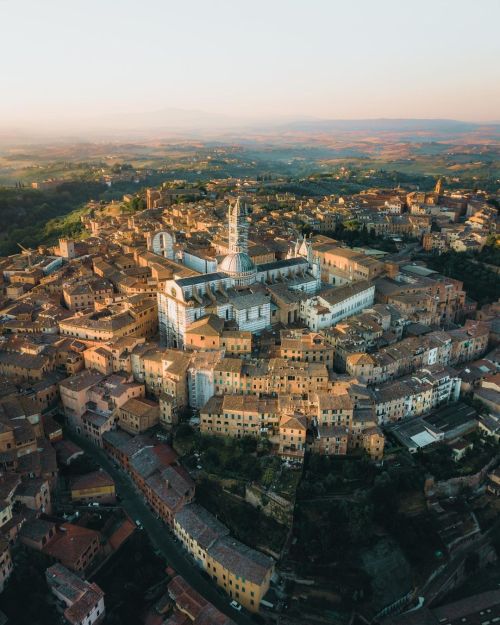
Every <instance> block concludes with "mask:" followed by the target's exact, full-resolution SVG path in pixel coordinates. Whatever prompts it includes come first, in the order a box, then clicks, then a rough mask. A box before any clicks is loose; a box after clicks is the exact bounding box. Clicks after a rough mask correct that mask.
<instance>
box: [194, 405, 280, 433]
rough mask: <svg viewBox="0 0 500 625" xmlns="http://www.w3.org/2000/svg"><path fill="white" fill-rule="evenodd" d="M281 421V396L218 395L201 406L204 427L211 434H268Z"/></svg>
mask: <svg viewBox="0 0 500 625" xmlns="http://www.w3.org/2000/svg"><path fill="white" fill-rule="evenodd" d="M278 424H279V414H278V400H277V399H262V398H259V397H256V396H255V395H251V396H248V395H223V396H222V395H214V396H213V397H211V398H210V399H209V400H208V402H207V403H206V404H205V406H204V407H203V408H202V409H201V410H200V430H201V432H205V433H207V434H216V435H220V436H230V437H232V438H241V437H242V436H256V437H259V436H267V435H268V434H272V433H273V431H274V430H275V429H277V426H278Z"/></svg>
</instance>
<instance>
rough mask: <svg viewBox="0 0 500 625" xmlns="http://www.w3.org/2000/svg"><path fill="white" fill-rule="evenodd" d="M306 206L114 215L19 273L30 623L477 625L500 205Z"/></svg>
mask: <svg viewBox="0 0 500 625" xmlns="http://www.w3.org/2000/svg"><path fill="white" fill-rule="evenodd" d="M196 166H197V167H198V165H196ZM348 175H349V173H348V172H347V170H344V171H342V170H339V172H338V179H342V177H343V176H348ZM123 176H125V177H126V178H127V179H128V177H130V176H132V178H134V180H135V182H134V184H136V185H139V183H140V182H141V180H142V181H143V180H144V179H143V178H141V172H134V171H130V169H129V168H125V169H120V168H117V170H116V172H115V178H110V179H109V180H107V181H106V182H107V183H108V182H109V184H113V183H115V182H119V181H120V179H121V177H123ZM94 182H95V181H93V182H92V184H94ZM61 184H62V183H61V181H58V180H57V179H54V180H45V181H41V182H36V183H34V185H33V188H34V189H35V190H40V191H44V190H50V189H51V187H54V188H57V187H58V186H60V185H61ZM294 184H295V187H297V183H294V181H293V180H290V179H287V180H285V179H283V178H282V177H280V176H279V175H278V176H276V177H275V178H274V179H268V180H265V179H264V178H263V177H261V178H259V179H257V178H254V177H251V176H244V177H236V176H234V177H224V178H213V179H212V178H209V179H205V180H203V183H194V182H190V181H188V180H176V181H168V182H164V183H160V184H158V185H155V186H150V187H147V188H146V187H145V188H143V189H142V190H139V191H135V192H130V193H125V194H124V195H123V197H122V199H121V200H110V201H104V200H101V201H99V200H90V201H88V202H86V203H85V205H84V207H83V208H82V209H80V210H79V211H78V212H77V215H76V219H77V227H76V226H75V228H74V231H73V233H72V234H71V235H65V236H61V238H59V239H58V241H52V242H51V241H46V242H44V243H43V244H40V245H38V246H35V245H33V246H31V247H26V246H23V245H20V248H21V249H20V250H19V253H15V254H11V255H8V256H3V257H1V258H0V269H1V272H0V280H1V290H0V334H1V336H0V464H1V474H0V489H1V491H2V492H1V496H0V502H1V507H2V511H1V514H0V535H1V536H0V551H1V556H0V561H1V566H0V590H3V592H2V594H1V595H0V608H1V609H2V610H4V611H5V613H6V614H7V616H10V618H12V619H13V620H12V622H16V621H15V619H16V618H19V619H20V618H21V617H23V618H26V615H27V614H28V615H29V614H33V615H35V614H44V615H46V618H47V619H51V618H52V619H53V621H52V622H54V623H56V622H61V621H60V620H57V619H64V622H66V623H69V624H70V625H81V624H85V625H92V624H94V623H99V622H102V621H103V620H105V622H109V623H129V622H130V623H144V624H145V625H153V624H154V625H156V624H158V625H187V624H188V623H193V624H195V625H204V624H207V625H208V624H209V623H210V624H212V623H217V624H218V625H219V624H220V625H230V624H232V623H241V624H244V623H251V622H261V623H282V624H287V625H299V624H302V623H308V624H310V625H315V624H320V623H328V622H336V623H345V624H346V625H347V623H355V622H357V621H355V620H354V619H360V620H359V622H360V623H361V622H363V623H374V624H375V623H377V624H378V623H380V624H382V625H383V624H388V623H394V624H396V625H397V624H398V623H399V622H400V621H398V620H397V618H398V614H399V613H400V612H402V611H404V610H409V609H411V608H412V607H416V606H417V605H418V604H419V601H421V599H422V597H423V598H424V599H425V602H426V605H429V606H431V607H429V608H428V609H427V608H426V618H427V619H428V620H427V621H425V622H429V623H434V622H436V623H437V622H447V623H448V622H450V623H451V622H452V621H451V620H446V621H443V620H441V619H443V618H446V619H449V618H450V619H451V618H452V617H451V616H449V615H453V614H456V613H457V610H458V608H457V607H456V606H455V607H449V609H448V612H447V606H454V605H455V604H451V603H448V604H446V605H445V606H441V607H439V608H436V609H435V610H434V608H433V607H432V606H434V605H437V604H438V603H439V601H440V600H443V599H445V598H446V599H448V598H449V596H450V595H449V593H450V592H451V591H453V590H454V589H460V588H461V587H462V585H463V584H467V583H470V580H471V579H473V578H474V576H475V575H477V574H479V573H478V572H479V571H481V574H483V575H484V579H485V580H486V579H487V578H488V571H490V570H492V568H494V567H497V566H498V565H497V564H496V562H497V557H498V553H500V531H499V529H500V523H499V521H500V517H499V514H498V513H499V510H500V508H499V499H498V496H499V495H500V463H499V461H500V455H499V448H498V440H499V437H500V349H499V344H500V318H499V317H500V276H499V268H498V267H499V260H500V255H499V250H498V235H497V231H498V208H499V200H498V196H497V195H495V194H494V193H492V192H491V191H488V190H481V189H479V188H474V189H472V188H460V186H459V185H458V184H457V183H454V184H453V185H452V187H450V188H448V187H447V180H446V179H444V178H436V180H435V181H434V186H433V187H432V188H430V189H429V190H425V191H424V190H420V189H418V188H416V185H411V184H409V185H408V186H407V187H405V186H404V184H398V185H397V186H391V187H389V186H383V187H382V186H381V187H378V186H377V187H375V186H371V180H370V179H368V180H367V183H366V185H365V188H364V189H362V190H360V191H359V192H357V193H350V194H346V193H343V194H341V193H334V194H330V195H325V194H320V193H318V192H317V188H316V187H314V185H316V184H317V181H314V180H310V181H308V183H307V184H310V188H311V189H316V190H312V191H311V193H307V192H304V183H301V184H302V187H301V192H300V193H298V192H294V191H293V189H294ZM306 188H309V187H307V185H306ZM495 570H497V569H495ZM27 576H32V579H33V580H34V581H33V587H34V588H36V592H34V602H33V605H32V606H31V607H28V606H27V605H23V604H22V602H20V597H22V596H23V593H25V592H26V588H27V587H26V584H27V583H28V582H27V581H26V579H27ZM487 585H488V584H487V582H485V587H484V588H483V589H482V590H491V591H492V593H491V596H490V597H489V598H488V600H487V599H486V598H485V597H482V599H481V602H482V603H481V606H482V607H481V610H488V611H491V610H492V609H493V610H496V611H497V613H498V614H500V612H498V610H500V596H499V591H498V590H497V589H496V585H494V586H492V587H491V588H489V587H486V586H487ZM124 589H125V591H124ZM478 590H479V589H476V590H475V592H477V591H478ZM124 594H125V595H127V596H124ZM469 594H473V593H472V592H471V593H469ZM460 609H461V610H462V611H461V612H460V615H461V616H460V618H462V619H463V618H467V616H469V615H472V614H475V612H474V609H475V608H474V605H472V606H471V605H467V606H461V608H460ZM467 610H469V611H467ZM30 611H32V612H30ZM439 611H441V612H439ZM476 611H477V610H476ZM434 612H436V614H435V613H434ZM438 612H439V613H438ZM9 613H10V614H9ZM481 614H482V612H481ZM30 618H32V619H33V620H32V622H35V620H34V619H35V618H36V617H35V616H32V617H30ZM256 619H260V620H256ZM431 619H437V620H435V621H434V620H431ZM9 622H10V621H9ZM46 622H48V621H46ZM403 622H404V623H410V621H409V620H405V621H401V623H403ZM411 622H415V623H417V622H419V623H420V622H422V623H423V622H424V621H411ZM457 622H458V621H457ZM491 622H495V619H493V620H492V621H491Z"/></svg>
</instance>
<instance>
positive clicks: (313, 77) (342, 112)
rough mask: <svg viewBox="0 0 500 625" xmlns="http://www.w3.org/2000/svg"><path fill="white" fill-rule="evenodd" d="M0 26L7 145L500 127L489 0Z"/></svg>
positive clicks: (28, 4)
mask: <svg viewBox="0 0 500 625" xmlns="http://www.w3.org/2000/svg"><path fill="white" fill-rule="evenodd" d="M0 19H1V20H2V23H3V24H7V25H8V24H10V25H11V27H9V28H6V29H4V33H3V36H2V39H1V40H0V53H1V54H2V58H3V59H4V61H3V68H2V69H3V71H2V78H3V87H4V88H3V90H2V98H0V129H2V131H4V132H5V130H8V129H15V130H16V131H19V130H26V131H31V130H33V129H34V128H37V129H38V130H43V131H44V132H58V131H62V130H64V131H66V132H67V131H76V132H78V131H85V130H88V129H95V128H106V127H109V128H113V127H120V126H124V125H125V126H127V125H128V126H130V127H131V128H133V127H134V125H136V126H138V127H147V125H148V123H149V124H150V125H151V123H150V122H153V121H155V120H154V119H153V118H154V114H155V112H157V111H160V112H161V111H163V112H164V111H170V112H171V116H170V121H169V119H168V115H167V125H168V123H171V124H172V125H173V126H176V125H178V126H179V127H182V126H183V125H187V126H190V125H194V126H196V125H201V126H207V127H220V126H228V127H231V126H233V127H234V126H237V125H242V124H253V123H263V122H266V123H269V122H270V123H282V122H287V121H290V120H304V119H305V120H311V119H312V120H315V119H316V120H321V119H367V118H368V119H378V118H386V119H387V118H398V119H402V118H403V119H404V118H441V119H443V118H445V119H459V120H466V121H472V122H491V121H494V120H498V119H499V117H500V114H499V111H500V69H499V68H500V64H499V63H498V59H499V58H500V39H499V38H498V36H497V33H496V29H497V25H498V23H499V21H500V4H499V3H498V2H497V1H496V0H482V2H480V3H478V4H477V5H476V6H474V7H473V6H472V4H471V3H469V2H467V1H466V0H458V1H457V0H455V1H451V0H434V1H430V0H423V1H422V2H419V3H418V5H416V4H415V5H413V3H412V6H409V4H408V3H401V2H397V1H396V0H382V1H381V2H377V3H373V2H369V1H367V0H358V1H357V2H353V3H349V4H348V3H344V2H342V3H341V2H337V1H333V2H328V1H327V0H312V2H310V3H308V5H307V7H306V6H305V4H304V3H303V2H301V1H299V0H288V1H285V0H274V1H273V2H264V1H263V0H255V1H254V2H252V4H251V5H248V4H247V3H234V2H229V0H214V1H213V2H210V3H207V2H202V1H196V0H187V1H186V2H183V3H180V2H177V1H169V2H162V1H161V0H144V2H142V3H141V5H140V7H139V6H138V5H137V3H136V2H134V1H133V0H122V1H121V2H120V3H116V2H111V1H108V2H102V0H85V1H84V0H73V1H72V2H70V3H68V2H67V1H64V0H49V1H48V2H43V3H41V2H39V1H37V0H0ZM172 111H176V113H175V114H174V113H173V112H172ZM151 112H153V113H151ZM148 117H150V118H151V119H150V120H148Z"/></svg>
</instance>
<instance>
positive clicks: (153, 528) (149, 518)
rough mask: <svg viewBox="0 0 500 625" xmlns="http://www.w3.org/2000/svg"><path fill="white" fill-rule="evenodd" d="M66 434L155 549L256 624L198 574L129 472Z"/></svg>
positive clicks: (250, 624)
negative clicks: (109, 481) (107, 480)
mask: <svg viewBox="0 0 500 625" xmlns="http://www.w3.org/2000/svg"><path fill="white" fill-rule="evenodd" d="M65 436H67V437H68V438H69V439H71V440H73V442H75V443H76V444H77V445H79V446H80V447H81V448H82V449H83V450H84V451H85V452H87V453H88V455H89V456H91V457H92V458H93V459H94V460H95V461H96V462H98V463H99V464H100V465H101V466H102V468H103V469H104V470H105V471H107V472H108V473H109V474H110V475H111V477H112V478H113V480H114V481H115V485H116V490H117V493H118V495H119V496H120V497H121V505H122V506H123V508H124V509H125V510H126V511H127V512H128V514H129V515H130V516H131V517H132V519H133V520H134V521H135V520H136V519H137V520H138V521H139V522H140V523H141V524H142V526H143V527H144V529H145V531H146V532H147V533H148V535H149V538H150V540H151V542H152V543H153V545H154V547H155V549H158V550H159V551H160V552H161V553H162V554H163V556H164V557H165V559H166V560H167V563H168V564H169V565H170V566H171V567H172V568H173V569H175V570H176V571H177V573H179V575H182V577H184V578H185V579H186V581H187V582H188V583H189V584H190V585H191V586H192V587H193V588H194V589H195V590H196V591H197V592H199V593H200V595H202V596H203V597H205V599H207V600H208V601H210V603H213V605H214V606H215V607H216V608H218V609H219V610H220V611H221V612H224V613H225V614H227V615H228V616H229V617H230V618H232V619H233V621H235V622H236V623H238V625H255V621H254V620H253V619H252V618H251V617H249V616H247V615H246V614H243V613H242V612H237V611H236V610H233V608H231V607H230V606H229V602H230V599H229V597H227V596H226V595H225V594H224V595H223V594H221V593H220V592H219V591H218V590H217V587H216V586H215V584H212V583H211V582H210V581H208V580H207V579H206V578H205V577H203V576H202V575H201V574H200V569H199V568H198V566H197V565H196V564H195V563H194V562H193V560H192V559H191V558H189V557H188V555H187V554H186V552H185V551H184V549H183V548H182V547H181V546H180V544H179V543H178V542H177V541H176V540H175V539H174V538H173V535H172V534H171V533H170V531H169V530H168V529H167V527H166V525H165V524H164V523H163V522H162V521H160V520H159V519H157V518H156V516H155V515H154V514H153V513H152V512H151V510H150V509H149V508H148V506H147V505H146V504H145V502H144V499H143V497H142V495H141V494H140V493H138V492H137V491H136V489H135V487H134V485H133V483H132V481H131V479H130V478H129V477H128V475H126V474H125V473H124V472H123V471H122V470H121V469H117V468H116V467H115V465H114V464H113V463H112V462H111V460H110V459H109V457H108V456H107V454H106V452H105V451H103V450H102V449H100V448H98V447H96V446H95V445H94V444H92V443H91V442H90V441H88V440H86V439H84V438H82V437H80V436H78V435H77V434H75V433H74V432H72V431H69V430H65Z"/></svg>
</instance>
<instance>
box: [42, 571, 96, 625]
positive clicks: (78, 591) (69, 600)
mask: <svg viewBox="0 0 500 625" xmlns="http://www.w3.org/2000/svg"><path fill="white" fill-rule="evenodd" d="M45 579H46V580H47V585H48V586H49V588H50V590H51V591H52V593H53V595H54V596H55V597H56V599H57V600H58V601H59V602H60V603H61V604H62V606H63V614H64V618H65V620H66V621H67V623H69V625H98V623H101V622H102V621H103V620H104V617H105V615H106V611H105V607H104V593H103V591H102V590H101V589H100V588H99V586H98V585H97V584H96V583H90V582H87V581H85V580H83V579H82V578H81V577H79V576H78V575H76V574H75V573H73V572H72V571H70V570H68V569H67V568H66V567H65V566H63V565H62V564H54V565H52V566H51V567H49V568H48V569H47V570H46V571H45Z"/></svg>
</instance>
